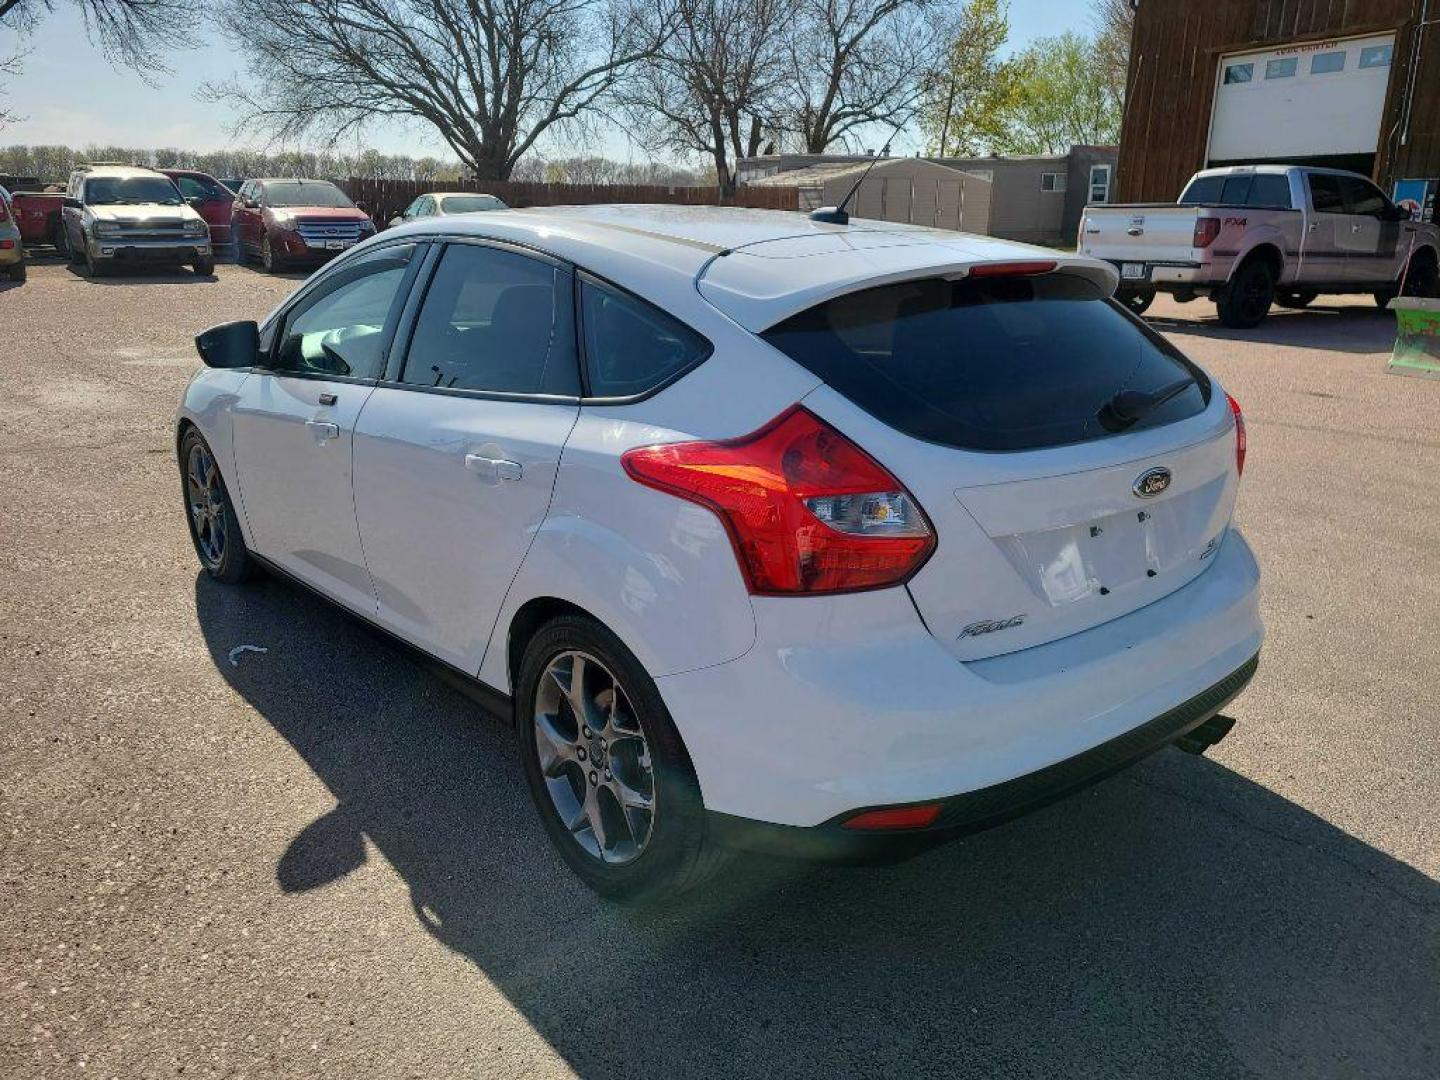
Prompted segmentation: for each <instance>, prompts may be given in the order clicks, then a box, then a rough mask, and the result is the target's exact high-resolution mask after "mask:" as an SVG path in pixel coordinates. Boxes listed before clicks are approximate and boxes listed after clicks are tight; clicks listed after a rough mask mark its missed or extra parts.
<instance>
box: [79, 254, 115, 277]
mask: <svg viewBox="0 0 1440 1080" xmlns="http://www.w3.org/2000/svg"><path fill="white" fill-rule="evenodd" d="M109 272H110V267H109V266H108V265H107V264H106V262H105V260H104V259H97V258H95V256H94V255H91V254H90V248H89V247H86V248H85V273H86V274H88V275H89V276H90V277H92V278H97V277H104V276H105V275H106V274H108V273H109Z"/></svg>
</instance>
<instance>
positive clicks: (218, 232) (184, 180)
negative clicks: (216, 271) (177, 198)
mask: <svg viewBox="0 0 1440 1080" xmlns="http://www.w3.org/2000/svg"><path fill="white" fill-rule="evenodd" d="M160 171H161V172H162V173H164V174H165V175H166V176H168V177H170V179H171V180H174V181H175V186H176V187H178V188H179V189H180V194H181V195H183V196H185V201H186V202H188V203H189V204H190V205H191V207H193V208H194V210H195V212H196V213H198V214H199V215H200V216H201V217H203V218H204V219H205V224H207V225H209V226H210V244H211V246H212V247H218V248H224V247H229V246H230V244H231V243H232V242H233V238H232V236H231V234H230V218H231V215H232V214H233V213H234V207H235V192H233V191H231V190H230V189H229V188H228V187H226V186H225V185H224V184H222V183H221V182H220V181H219V180H216V179H215V177H213V176H211V175H210V174H209V173H203V172H197V171H196V170H194V169H161V170H160Z"/></svg>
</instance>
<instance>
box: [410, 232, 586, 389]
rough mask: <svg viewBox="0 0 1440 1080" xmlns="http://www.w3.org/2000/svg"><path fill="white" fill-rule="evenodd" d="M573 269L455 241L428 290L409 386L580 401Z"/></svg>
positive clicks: (417, 327)
mask: <svg viewBox="0 0 1440 1080" xmlns="http://www.w3.org/2000/svg"><path fill="white" fill-rule="evenodd" d="M574 328H575V322H574V301H573V293H572V291H571V276H570V272H569V271H568V270H566V269H564V268H562V267H560V266H556V265H554V264H552V263H549V262H546V261H543V260H541V259H536V258H531V257H530V256H528V255H521V254H519V253H517V252H514V251H507V250H504V249H502V248H495V247H487V246H484V245H480V244H451V245H450V246H449V247H447V248H446V249H445V254H444V256H443V257H442V258H441V260H440V265H439V267H437V268H436V270H435V276H434V278H432V279H431V281H430V286H429V288H428V289H427V290H426V292H425V303H424V305H423V306H422V307H421V308H420V316H419V318H418V319H417V320H416V322H415V332H414V334H413V335H412V336H411V338H410V348H409V351H408V352H407V354H406V358H405V370H404V373H403V374H402V375H401V379H402V381H404V382H407V383H410V384H412V385H415V386H427V387H439V388H442V389H447V390H484V391H489V392H492V393H501V394H545V395H552V394H553V395H561V396H571V397H573V396H577V395H578V394H579V393H580V373H579V369H578V366H577V364H576V362H575V329H574Z"/></svg>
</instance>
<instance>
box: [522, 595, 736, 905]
mask: <svg viewBox="0 0 1440 1080" xmlns="http://www.w3.org/2000/svg"><path fill="white" fill-rule="evenodd" d="M569 652H579V653H584V654H586V655H587V656H589V657H592V658H593V659H594V660H595V661H598V663H599V665H601V667H602V668H604V669H607V670H608V673H610V674H612V675H613V676H614V680H615V681H616V682H618V683H619V684H620V686H621V688H622V689H623V691H624V695H625V697H626V698H628V699H629V701H630V704H631V707H632V709H633V711H634V713H635V720H636V721H637V722H638V724H639V727H640V730H641V731H642V732H643V734H644V745H646V746H648V748H649V755H650V759H651V763H652V772H653V778H654V790H653V800H654V813H653V817H652V818H651V823H650V833H649V836H648V842H647V843H646V844H645V845H644V847H643V849H642V850H641V851H640V853H639V855H638V856H635V857H634V859H633V861H630V862H625V863H619V864H616V863H607V862H604V861H602V860H601V859H600V858H599V857H597V856H596V855H595V854H593V853H591V852H590V851H589V850H587V849H586V848H585V847H582V845H581V843H580V842H579V841H578V840H577V836H576V834H575V833H572V832H571V830H570V829H568V828H566V826H565V825H564V823H563V822H562V821H561V819H560V812H559V811H558V810H557V808H556V803H555V802H554V801H553V800H552V797H551V794H550V791H549V789H548V788H547V786H546V784H547V781H546V777H545V775H544V773H543V771H542V767H541V763H540V753H539V749H538V746H537V743H536V721H535V704H536V699H537V696H538V693H539V690H540V685H541V681H542V679H548V678H549V676H548V675H547V671H548V670H549V668H550V665H551V663H552V662H553V661H555V660H556V659H557V658H560V657H563V656H564V654H566V653H569ZM566 707H568V705H567V706H566ZM515 709H516V718H517V723H516V727H517V729H518V731H519V734H520V756H521V759H522V761H523V763H524V767H525V778H526V781H527V782H528V784H529V787H530V797H531V799H532V800H533V801H534V803H535V807H536V809H537V810H538V811H539V814H540V820H541V822H542V824H543V825H544V828H545V832H546V833H547V834H548V835H549V837H550V841H551V843H552V844H554V846H555V849H556V851H558V852H559V854H560V857H561V858H562V859H564V860H565V863H566V865H567V866H569V867H570V869H571V870H572V871H574V872H575V875H576V876H577V877H579V878H580V880H581V881H583V882H585V884H587V885H589V886H590V888H592V889H594V890H595V891H596V892H597V893H599V894H600V895H601V896H604V897H606V898H608V899H611V900H616V901H620V902H624V903H646V902H654V901H659V900H663V899H666V898H668V897H672V896H674V895H676V894H678V893H680V892H683V891H685V890H687V889H689V888H693V887H694V886H695V885H697V884H699V883H700V882H701V881H703V880H705V879H707V878H708V877H710V875H711V874H712V873H713V872H714V871H715V869H716V868H717V867H718V866H720V865H721V864H723V862H724V861H726V858H727V853H726V852H725V851H724V850H723V849H721V848H720V847H719V846H718V845H717V844H716V843H715V842H714V841H713V840H711V839H709V838H708V837H707V835H706V822H705V812H704V806H703V804H702V802H701V799H700V785H699V783H698V782H697V781H696V779H695V769H694V767H693V766H692V765H691V763H690V755H689V753H688V752H687V751H686V749H685V744H684V743H683V742H682V741H681V739H680V733H679V732H678V731H677V730H676V729H675V724H674V721H672V720H671V719H670V713H669V711H668V710H667V709H666V708H665V703H664V701H663V700H661V697H660V691H659V690H658V689H656V687H655V682H654V680H653V679H651V678H650V675H649V674H648V673H647V672H646V671H645V669H644V667H642V666H641V664H640V662H639V661H638V660H636V659H635V657H634V655H633V654H632V653H631V652H630V650H629V649H627V648H626V647H625V645H624V643H622V642H621V641H620V639H619V638H617V637H616V636H615V635H614V634H613V633H611V631H610V630H609V629H607V628H606V627H605V626H603V625H602V624H600V623H599V622H597V621H596V620H594V619H592V618H590V617H588V616H584V615H561V616H559V617H557V618H555V619H552V620H551V621H550V622H548V623H546V624H545V625H544V626H542V627H541V628H540V629H539V630H538V631H537V632H536V634H535V636H534V637H533V638H531V639H530V642H529V644H528V645H527V646H526V648H525V654H524V656H523V658H522V659H521V661H520V668H519V671H518V672H517V677H516V695H515ZM617 745H618V744H617ZM592 760H593V752H592ZM572 764H573V771H571V772H568V773H567V774H565V775H568V776H570V778H571V779H570V780H569V781H568V782H570V783H572V785H575V784H576V781H578V783H579V785H583V784H584V783H585V782H586V781H585V776H584V768H585V767H584V766H583V765H580V764H578V763H572ZM593 775H594V772H593V770H592V771H591V776H592V778H593ZM578 794H579V793H578V791H577V792H576V796H577V797H578Z"/></svg>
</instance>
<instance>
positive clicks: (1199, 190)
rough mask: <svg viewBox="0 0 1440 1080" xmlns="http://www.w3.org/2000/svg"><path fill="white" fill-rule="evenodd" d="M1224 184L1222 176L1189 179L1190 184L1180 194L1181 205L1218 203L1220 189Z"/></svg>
mask: <svg viewBox="0 0 1440 1080" xmlns="http://www.w3.org/2000/svg"><path fill="white" fill-rule="evenodd" d="M1224 186H1225V177H1223V176H1201V177H1198V178H1196V179H1195V180H1192V181H1190V186H1189V187H1187V188H1186V189H1185V192H1184V194H1182V195H1181V196H1180V205H1181V206H1195V205H1197V204H1199V203H1218V202H1219V201H1220V189H1221V188H1222V187H1224Z"/></svg>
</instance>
